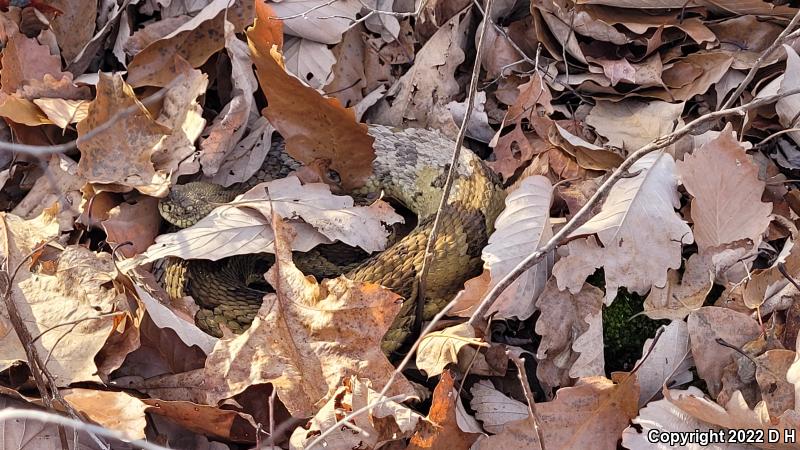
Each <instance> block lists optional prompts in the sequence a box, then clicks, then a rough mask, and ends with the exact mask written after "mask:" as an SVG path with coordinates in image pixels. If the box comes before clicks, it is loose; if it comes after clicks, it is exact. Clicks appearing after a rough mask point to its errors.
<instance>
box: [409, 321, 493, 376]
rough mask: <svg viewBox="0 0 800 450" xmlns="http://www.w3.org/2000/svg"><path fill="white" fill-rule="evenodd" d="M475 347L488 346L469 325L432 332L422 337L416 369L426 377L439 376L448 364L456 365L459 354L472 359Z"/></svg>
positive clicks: (464, 324)
mask: <svg viewBox="0 0 800 450" xmlns="http://www.w3.org/2000/svg"><path fill="white" fill-rule="evenodd" d="M473 346H475V347H488V346H489V344H487V343H486V342H484V341H483V339H481V338H479V337H477V336H476V333H475V329H474V328H473V327H472V325H470V324H469V323H462V324H459V325H455V326H452V327H448V328H445V329H444V330H441V331H434V332H433V333H429V334H426V335H425V336H423V337H422V341H421V342H420V343H419V348H418V349H417V367H418V368H419V369H420V370H422V371H423V372H425V374H426V375H428V377H429V378H430V377H434V376H437V375H439V374H441V373H442V372H443V371H444V369H445V367H447V365H448V364H450V363H457V362H458V360H459V353H461V352H462V351H463V353H464V354H463V355H461V357H462V358H466V359H467V360H469V359H472V357H473V356H474V355H475V352H476V351H477V350H476V349H475V348H473Z"/></svg>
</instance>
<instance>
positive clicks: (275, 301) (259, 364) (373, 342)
mask: <svg viewBox="0 0 800 450" xmlns="http://www.w3.org/2000/svg"><path fill="white" fill-rule="evenodd" d="M273 225H274V226H275V227H276V229H275V231H276V234H277V235H278V236H279V237H278V239H276V245H275V246H276V259H277V262H276V263H275V264H274V265H273V266H272V268H270V270H269V272H267V275H266V278H267V281H268V282H269V283H270V284H271V285H272V286H273V287H274V288H275V289H276V293H275V294H267V295H266V296H265V297H264V303H263V305H262V306H261V309H260V310H259V312H258V314H257V316H256V318H255V321H254V322H253V324H252V325H251V326H250V328H249V329H248V330H247V331H245V332H244V333H243V334H241V335H239V336H236V337H234V338H232V339H220V340H219V341H218V342H217V345H216V347H215V348H214V351H213V352H212V353H211V354H210V355H208V359H207V360H206V366H205V378H206V386H207V388H208V392H207V395H208V402H209V403H211V404H217V402H219V401H221V400H223V399H225V398H230V397H233V396H234V395H237V394H239V393H240V392H242V391H244V390H245V389H246V388H248V387H249V386H251V385H254V384H260V383H272V385H273V386H274V387H275V389H276V390H277V392H278V397H279V398H280V399H281V401H282V402H283V404H284V405H285V406H286V408H287V409H288V410H289V412H290V413H291V414H292V415H293V416H296V417H304V416H305V417H308V416H312V415H314V414H315V413H316V412H317V411H318V410H319V408H320V407H322V405H324V404H325V403H326V402H327V401H328V400H330V399H331V398H332V397H333V396H334V395H335V393H336V392H337V389H338V388H339V386H340V385H341V383H342V381H343V380H344V379H346V378H349V377H350V376H358V377H359V378H366V379H369V380H371V381H372V383H373V385H374V386H375V389H383V387H384V386H385V384H386V382H387V381H388V380H389V378H390V377H391V376H392V372H393V371H394V367H392V365H391V364H390V363H389V360H388V359H386V356H385V355H384V354H383V351H382V350H381V340H382V338H383V335H384V334H385V333H386V331H387V330H388V329H389V326H390V325H391V324H392V321H393V320H394V317H395V315H397V313H398V311H399V310H400V307H401V304H400V297H399V296H398V295H396V294H394V293H393V292H392V291H390V290H388V289H385V288H383V287H381V286H378V285H375V284H370V283H359V282H354V281H350V280H348V279H346V278H344V277H340V278H337V279H335V280H325V281H324V282H322V283H321V284H317V282H316V281H315V280H314V278H313V277H305V276H304V275H303V273H302V272H300V270H298V269H297V267H295V265H294V263H292V256H291V242H290V241H291V237H290V230H291V229H290V228H288V227H285V226H284V225H283V221H282V220H280V219H278V220H276V221H275V222H274V223H273ZM400 394H405V395H409V396H413V388H412V387H411V385H410V384H409V382H408V381H407V380H406V379H405V378H403V377H402V376H400V377H399V378H398V379H396V380H395V381H394V383H393V384H392V386H391V388H390V389H389V392H388V395H389V396H394V395H400Z"/></svg>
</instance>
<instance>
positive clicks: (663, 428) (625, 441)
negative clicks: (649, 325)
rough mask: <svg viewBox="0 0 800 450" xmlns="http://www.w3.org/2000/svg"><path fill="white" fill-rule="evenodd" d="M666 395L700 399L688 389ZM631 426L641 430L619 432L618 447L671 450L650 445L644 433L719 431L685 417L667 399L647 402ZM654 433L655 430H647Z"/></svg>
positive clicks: (729, 448) (743, 448) (714, 446)
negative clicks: (688, 396) (620, 433)
mask: <svg viewBox="0 0 800 450" xmlns="http://www.w3.org/2000/svg"><path fill="white" fill-rule="evenodd" d="M670 393H671V394H672V395H673V396H678V397H680V396H683V395H695V396H702V395H703V391H701V390H700V389H698V388H696V387H694V386H689V388H688V389H687V390H685V391H683V390H679V389H672V390H670ZM633 423H634V425H638V426H639V427H641V429H638V428H636V427H634V426H629V427H628V428H626V429H625V431H623V432H622V445H623V447H625V448H627V449H630V450H650V449H658V450H670V449H673V448H675V447H674V446H671V445H669V444H666V443H654V442H652V440H650V439H649V438H648V433H658V434H662V433H681V432H683V433H692V432H696V431H697V432H701V433H706V432H715V433H718V432H720V431H721V430H722V428H720V427H718V426H716V425H713V424H710V423H708V422H704V421H702V420H700V419H698V418H696V417H692V416H689V415H687V414H686V413H685V412H684V411H683V410H681V409H680V408H679V407H677V406H675V405H673V404H672V403H670V401H669V400H667V399H663V400H658V401H654V402H650V403H648V404H647V406H645V407H644V408H642V409H641V410H640V411H639V415H638V416H637V417H636V418H635V419H633ZM651 430H655V431H651ZM684 448H688V449H691V450H706V449H708V450H752V449H753V447H752V446H750V445H746V444H734V443H725V444H718V443H709V444H708V445H700V444H699V443H691V444H686V445H685V446H684Z"/></svg>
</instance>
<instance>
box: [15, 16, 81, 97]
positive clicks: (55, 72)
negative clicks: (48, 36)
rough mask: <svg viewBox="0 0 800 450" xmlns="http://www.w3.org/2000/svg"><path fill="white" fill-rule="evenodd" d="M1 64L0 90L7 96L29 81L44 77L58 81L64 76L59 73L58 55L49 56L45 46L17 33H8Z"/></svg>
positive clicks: (59, 62)
mask: <svg viewBox="0 0 800 450" xmlns="http://www.w3.org/2000/svg"><path fill="white" fill-rule="evenodd" d="M6 32H8V31H6ZM2 62H3V68H2V70H0V78H2V82H0V86H2V87H0V90H2V92H5V93H6V94H9V95H11V94H14V93H15V92H17V90H18V89H21V88H22V87H23V86H24V85H25V83H27V82H28V81H29V80H42V79H44V76H45V75H51V76H52V77H54V78H56V79H60V78H61V76H62V75H66V74H64V72H62V71H61V58H59V56H58V55H52V54H50V49H49V48H48V47H47V46H46V45H42V44H40V43H39V42H38V41H37V40H36V39H33V38H28V37H25V36H24V35H23V34H22V33H18V32H11V33H8V42H7V43H6V46H5V47H4V48H3V57H2Z"/></svg>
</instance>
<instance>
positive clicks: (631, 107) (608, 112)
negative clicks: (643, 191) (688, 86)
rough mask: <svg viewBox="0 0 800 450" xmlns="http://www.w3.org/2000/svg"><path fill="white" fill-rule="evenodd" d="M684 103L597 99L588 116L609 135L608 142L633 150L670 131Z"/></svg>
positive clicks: (599, 131) (602, 133)
mask: <svg viewBox="0 0 800 450" xmlns="http://www.w3.org/2000/svg"><path fill="white" fill-rule="evenodd" d="M683 105H684V104H683V103H667V102H660V101H654V100H651V101H647V102H645V101H641V100H633V99H631V100H623V101H621V102H616V103H614V102H610V101H598V102H597V105H595V107H594V108H592V111H591V112H590V113H589V116H588V117H586V123H587V124H589V125H591V126H592V127H594V129H595V130H596V131H597V133H598V134H600V135H601V136H603V137H604V138H606V139H607V140H608V145H612V146H614V147H617V148H621V149H623V150H626V151H629V152H630V151H633V150H636V149H638V148H639V147H642V146H643V145H645V144H647V143H648V142H650V141H652V140H653V139H656V138H657V137H659V136H663V135H665V134H667V133H669V132H671V131H672V130H673V129H674V128H675V121H677V120H678V119H679V118H680V116H681V113H682V112H683ZM631 172H634V170H632V171H631Z"/></svg>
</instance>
